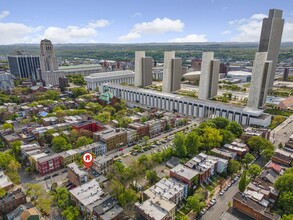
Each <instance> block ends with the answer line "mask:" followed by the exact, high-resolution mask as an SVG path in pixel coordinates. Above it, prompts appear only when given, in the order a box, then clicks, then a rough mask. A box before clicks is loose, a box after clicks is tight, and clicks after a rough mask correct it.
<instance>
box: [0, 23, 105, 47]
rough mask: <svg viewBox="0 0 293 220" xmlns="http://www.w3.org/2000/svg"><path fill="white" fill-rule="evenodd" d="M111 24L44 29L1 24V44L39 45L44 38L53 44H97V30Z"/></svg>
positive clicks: (15, 24) (17, 24)
mask: <svg viewBox="0 0 293 220" xmlns="http://www.w3.org/2000/svg"><path fill="white" fill-rule="evenodd" d="M109 24H110V22H109V21H107V20H105V19H102V20H96V21H91V22H89V23H88V24H87V25H85V26H74V25H69V26H67V27H64V28H63V27H47V28H44V27H41V26H40V27H30V26H27V25H25V24H22V23H1V22H0V33H1V35H0V44H2V45H3V44H17V43H39V42H40V40H41V39H42V38H48V39H50V40H52V42H53V43H93V42H97V36H98V35H99V32H98V31H97V29H98V28H102V27H106V26H108V25H109Z"/></svg>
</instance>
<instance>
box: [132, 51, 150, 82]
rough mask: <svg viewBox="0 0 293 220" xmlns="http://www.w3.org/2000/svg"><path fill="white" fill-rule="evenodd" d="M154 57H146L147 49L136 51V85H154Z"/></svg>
mask: <svg viewBox="0 0 293 220" xmlns="http://www.w3.org/2000/svg"><path fill="white" fill-rule="evenodd" d="M152 69H153V59H152V58H151V57H145V51H135V78H134V86H137V87H145V86H149V85H152V82H153V78H152Z"/></svg>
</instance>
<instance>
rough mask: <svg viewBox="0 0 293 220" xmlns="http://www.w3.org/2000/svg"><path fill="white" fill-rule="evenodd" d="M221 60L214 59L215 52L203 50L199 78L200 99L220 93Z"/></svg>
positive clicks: (209, 97)
mask: <svg viewBox="0 0 293 220" xmlns="http://www.w3.org/2000/svg"><path fill="white" fill-rule="evenodd" d="M219 73H220V60H215V59H214V52H203V53H202V63H201V74H200V80H199V92H198V98H199V99H211V98H213V97H214V96H216V95H217V93H218V84H219Z"/></svg>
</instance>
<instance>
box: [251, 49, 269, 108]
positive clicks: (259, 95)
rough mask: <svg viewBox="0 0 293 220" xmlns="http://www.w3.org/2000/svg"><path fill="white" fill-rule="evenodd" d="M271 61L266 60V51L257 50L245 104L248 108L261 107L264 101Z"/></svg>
mask: <svg viewBox="0 0 293 220" xmlns="http://www.w3.org/2000/svg"><path fill="white" fill-rule="evenodd" d="M272 64H273V61H268V52H258V53H256V54H255V59H254V63H253V68H252V78H251V84H250V90H249V96H248V103H247V106H248V107H250V108H255V109H257V108H263V106H264V105H265V103H266V99H267V94H268V89H269V79H270V74H271V70H272V66H273V65H272Z"/></svg>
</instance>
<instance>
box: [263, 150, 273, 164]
mask: <svg viewBox="0 0 293 220" xmlns="http://www.w3.org/2000/svg"><path fill="white" fill-rule="evenodd" d="M274 152H275V151H274V150H273V149H270V148H269V149H265V150H263V152H261V155H262V156H263V157H264V158H265V159H266V161H269V160H270V159H271V158H272V156H273V155H274Z"/></svg>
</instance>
